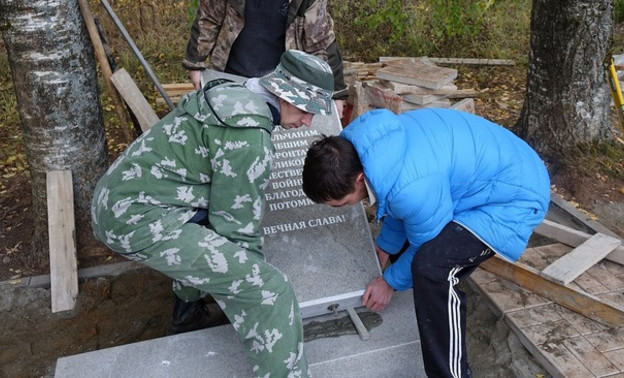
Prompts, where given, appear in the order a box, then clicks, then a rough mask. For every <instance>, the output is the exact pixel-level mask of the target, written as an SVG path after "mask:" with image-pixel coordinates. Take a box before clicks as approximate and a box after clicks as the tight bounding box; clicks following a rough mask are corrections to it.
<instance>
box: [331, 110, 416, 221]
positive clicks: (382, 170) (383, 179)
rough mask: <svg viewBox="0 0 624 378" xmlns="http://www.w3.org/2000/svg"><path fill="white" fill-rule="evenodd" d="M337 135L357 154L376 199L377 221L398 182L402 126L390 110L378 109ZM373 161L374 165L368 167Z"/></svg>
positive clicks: (402, 153) (404, 144) (403, 145)
mask: <svg viewBox="0 0 624 378" xmlns="http://www.w3.org/2000/svg"><path fill="white" fill-rule="evenodd" d="M363 129H366V132H364V131H363ZM340 135H341V136H343V137H344V138H346V139H347V140H348V141H350V142H351V143H352V144H353V145H354V146H355V149H356V150H357V152H358V155H359V157H360V161H361V162H362V166H363V167H364V176H366V178H367V179H368V180H369V182H370V184H371V186H372V188H373V190H374V191H375V196H376V197H377V201H378V204H377V215H376V218H377V220H379V219H380V218H381V217H382V216H383V215H384V214H385V213H386V205H387V204H386V202H387V201H386V198H387V197H388V193H389V192H390V191H391V190H392V188H393V186H394V184H395V182H396V181H397V178H398V176H399V173H400V171H401V166H402V161H403V158H404V156H405V150H406V148H407V142H406V136H405V130H404V129H403V125H402V123H401V121H400V119H399V117H397V116H396V115H395V114H394V113H392V112H391V111H389V110H386V109H378V110H372V111H370V112H368V113H365V114H363V115H361V116H360V117H358V118H356V119H355V120H354V121H353V122H352V123H351V124H349V126H347V127H346V128H345V129H344V130H343V131H342V132H341V134H340ZM388 151H392V152H393V153H388ZM373 161H374V162H375V163H374V164H371V163H372V162H373Z"/></svg>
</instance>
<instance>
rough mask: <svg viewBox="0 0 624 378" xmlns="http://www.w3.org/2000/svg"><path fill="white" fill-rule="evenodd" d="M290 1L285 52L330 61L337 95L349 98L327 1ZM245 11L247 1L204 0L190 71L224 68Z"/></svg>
mask: <svg viewBox="0 0 624 378" xmlns="http://www.w3.org/2000/svg"><path fill="white" fill-rule="evenodd" d="M289 1H290V5H289V8H288V16H287V21H286V46H285V50H284V51H286V50H290V49H296V50H301V51H305V52H307V53H309V54H313V55H316V56H318V57H320V58H323V59H324V60H326V61H327V62H328V63H329V65H330V66H331V68H332V71H333V73H334V88H335V90H334V96H333V97H334V98H335V99H345V98H346V97H347V96H348V90H347V87H346V85H345V82H344V76H343V68H342V57H341V55H340V51H339V50H338V46H337V44H336V35H335V34H334V21H333V20H332V18H331V16H330V14H329V13H328V11H327V0H289ZM244 11H245V0H200V1H199V8H198V10H197V17H196V18H195V22H194V23H193V27H192V28H191V37H190V38H189V41H188V44H187V46H186V53H185V58H184V60H183V61H182V65H183V66H184V67H185V68H186V69H190V70H198V69H204V68H210V69H214V70H217V71H223V70H224V69H225V66H226V64H227V60H228V57H229V55H230V48H231V46H232V44H233V43H234V41H235V40H236V37H238V34H239V33H240V31H241V30H242V29H243V26H244V24H245V20H244V18H243V15H244ZM224 25H228V26H229V27H228V28H224V27H223V26H224ZM206 60H208V62H206Z"/></svg>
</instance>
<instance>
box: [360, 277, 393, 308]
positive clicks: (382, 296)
mask: <svg viewBox="0 0 624 378" xmlns="http://www.w3.org/2000/svg"><path fill="white" fill-rule="evenodd" d="M392 294H394V289H393V288H392V287H390V285H388V284H387V283H386V280H384V278H383V277H377V278H375V279H374V280H372V281H371V282H370V283H369V284H368V286H366V290H364V295H363V296H362V304H363V305H364V306H366V307H367V308H368V309H369V310H372V311H381V310H383V309H384V308H386V306H387V305H388V303H390V300H391V299H392Z"/></svg>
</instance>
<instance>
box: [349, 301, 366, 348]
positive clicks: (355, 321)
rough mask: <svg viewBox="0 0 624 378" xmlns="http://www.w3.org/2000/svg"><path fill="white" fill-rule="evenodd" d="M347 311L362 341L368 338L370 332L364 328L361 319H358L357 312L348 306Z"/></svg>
mask: <svg viewBox="0 0 624 378" xmlns="http://www.w3.org/2000/svg"><path fill="white" fill-rule="evenodd" d="M347 313H348V314H349V318H351V321H352V322H353V325H354V326H355V330H356V331H357V333H358V334H359V335H360V339H362V340H363V341H366V340H368V339H370V334H369V333H368V330H367V329H366V326H365V325H364V323H362V319H360V316H359V315H358V314H357V312H355V310H354V309H353V308H351V307H349V308H347Z"/></svg>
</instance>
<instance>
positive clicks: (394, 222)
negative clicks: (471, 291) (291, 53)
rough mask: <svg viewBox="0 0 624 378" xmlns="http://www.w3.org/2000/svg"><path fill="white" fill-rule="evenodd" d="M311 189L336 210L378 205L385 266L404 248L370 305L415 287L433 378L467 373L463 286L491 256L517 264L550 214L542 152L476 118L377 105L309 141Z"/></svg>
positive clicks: (373, 289) (374, 288) (306, 176)
mask: <svg viewBox="0 0 624 378" xmlns="http://www.w3.org/2000/svg"><path fill="white" fill-rule="evenodd" d="M303 190H304V192H305V193H306V195H307V196H308V197H309V198H310V199H311V200H313V201H314V202H317V203H325V204H328V205H331V206H337V207H341V206H346V205H352V204H355V203H357V202H359V201H361V200H363V199H364V198H368V199H369V201H370V202H371V204H376V205H377V212H376V217H377V220H379V219H380V218H383V223H382V226H381V230H380V232H379V235H378V236H377V239H376V243H375V247H376V250H377V255H378V257H379V260H380V263H381V266H385V265H386V263H387V262H388V258H389V256H390V255H393V256H396V255H399V256H398V258H397V259H396V261H394V262H393V263H392V264H391V265H389V266H388V267H387V268H386V269H385V271H384V273H383V276H382V277H378V278H376V279H373V280H372V281H371V282H370V283H369V284H368V286H367V287H366V289H365V291H364V295H363V297H362V302H363V305H364V306H366V307H368V308H369V309H371V310H373V311H381V310H383V309H384V308H385V307H386V306H387V305H388V303H389V302H390V300H391V299H392V294H393V292H394V291H395V290H406V289H409V288H413V296H414V307H415V311H416V319H417V323H418V330H419V334H420V338H421V340H420V341H421V346H422V355H423V360H424V366H425V371H426V373H427V376H429V377H470V376H471V373H470V369H469V367H468V362H467V354H466V342H465V328H466V296H465V293H463V292H462V291H461V290H460V289H459V288H458V286H457V285H458V283H459V282H460V281H461V280H463V279H465V278H467V277H468V276H469V275H470V274H471V273H472V272H473V271H474V270H475V269H476V268H477V267H478V266H479V264H480V263H482V262H483V261H485V260H487V259H488V258H490V257H492V256H493V255H494V254H499V255H501V256H503V257H504V258H506V259H509V260H511V261H516V260H517V259H518V258H519V257H520V255H521V254H522V252H523V251H524V249H525V248H526V246H527V243H528V240H529V237H530V236H531V234H532V232H533V230H534V229H535V227H537V226H538V225H539V224H540V223H541V222H542V220H543V219H544V217H545V214H546V212H547V210H548V205H549V202H550V180H549V177H548V172H547V171H546V167H545V166H544V163H543V162H542V160H541V159H540V158H539V156H538V155H537V153H535V151H533V150H532V149H531V147H529V145H528V144H526V143H525V142H524V141H523V140H522V139H520V138H518V137H517V136H516V135H514V134H513V133H512V132H511V131H509V130H507V129H505V128H503V127H501V126H499V125H496V124H494V123H492V122H490V121H488V120H486V119H483V118H481V117H478V116H475V115H472V114H468V113H463V112H460V111H456V110H449V109H425V110H417V111H411V112H405V113H402V114H400V115H395V114H393V113H392V112H390V111H388V110H373V111H370V112H368V113H365V114H364V115H362V116H360V117H359V118H357V119H356V120H354V121H353V122H352V123H351V124H350V125H348V126H347V127H346V128H345V129H344V130H343V131H342V132H341V134H340V135H339V136H328V137H324V138H322V139H321V140H318V141H316V142H314V143H313V144H312V146H311V147H310V149H309V150H308V153H307V156H306V159H305V163H304V167H303ZM406 241H407V248H405V249H404V248H403V246H404V244H405V243H406Z"/></svg>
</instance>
